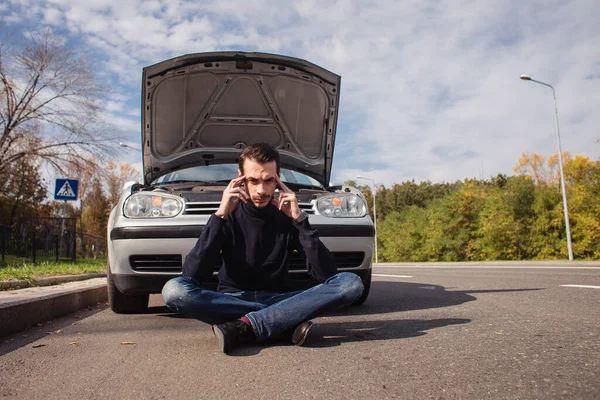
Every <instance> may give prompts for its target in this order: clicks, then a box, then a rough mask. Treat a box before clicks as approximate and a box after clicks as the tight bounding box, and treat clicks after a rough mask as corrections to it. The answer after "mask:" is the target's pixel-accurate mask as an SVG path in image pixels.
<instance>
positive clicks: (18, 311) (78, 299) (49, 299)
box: [0, 274, 108, 337]
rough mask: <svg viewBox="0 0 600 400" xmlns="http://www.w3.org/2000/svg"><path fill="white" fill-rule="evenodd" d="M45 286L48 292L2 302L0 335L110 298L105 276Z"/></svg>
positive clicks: (0, 305)
mask: <svg viewBox="0 0 600 400" xmlns="http://www.w3.org/2000/svg"><path fill="white" fill-rule="evenodd" d="M100 275H101V276H102V274H100ZM60 278H64V277H60ZM50 281H52V280H50V279H48V282H50ZM52 282H56V281H52ZM44 289H47V290H45V293H39V294H34V295H32V296H26V297H25V298H24V299H23V298H21V299H15V300H10V301H6V302H4V303H3V304H0V337H3V336H6V335H9V334H11V333H15V332H19V331H22V330H25V329H27V328H29V327H31V326H34V325H35V324H37V323H43V322H46V321H49V320H52V319H55V318H58V317H62V316H64V315H67V314H70V313H73V312H76V311H78V310H80V309H82V308H85V307H88V306H90V305H95V304H97V303H99V302H106V301H107V300H108V293H107V288H106V279H105V278H102V277H100V278H98V277H96V278H95V279H89V280H88V281H86V282H79V283H75V284H72V285H70V284H66V285H63V286H56V287H50V288H44ZM26 290H38V289H26Z"/></svg>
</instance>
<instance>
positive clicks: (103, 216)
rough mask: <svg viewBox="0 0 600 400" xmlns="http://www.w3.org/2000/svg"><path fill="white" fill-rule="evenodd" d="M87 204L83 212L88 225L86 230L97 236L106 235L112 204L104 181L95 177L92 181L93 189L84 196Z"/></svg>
mask: <svg viewBox="0 0 600 400" xmlns="http://www.w3.org/2000/svg"><path fill="white" fill-rule="evenodd" d="M84 201H85V203H86V204H87V207H86V209H85V210H84V211H83V212H82V216H81V219H82V220H83V224H84V225H85V227H86V232H87V233H88V234H91V235H95V236H103V237H106V225H107V223H108V214H109V212H110V204H109V202H108V199H107V198H106V196H105V195H104V191H103V189H102V182H100V180H99V179H97V178H94V180H93V181H92V189H91V191H90V193H89V194H88V195H86V196H85V198H84Z"/></svg>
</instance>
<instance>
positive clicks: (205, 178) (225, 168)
mask: <svg viewBox="0 0 600 400" xmlns="http://www.w3.org/2000/svg"><path fill="white" fill-rule="evenodd" d="M237 172H238V165H237V164H216V165H206V166H201V167H192V168H184V169H180V170H178V171H174V172H171V173H169V174H166V175H163V176H161V177H160V178H158V179H156V180H155V181H153V182H152V183H153V184H155V185H156V184H161V183H184V182H206V183H214V182H224V183H229V181H230V180H232V179H233V178H235V177H237ZM281 181H282V182H284V183H292V184H294V185H298V186H308V187H317V188H321V189H322V188H323V185H321V184H320V183H319V181H317V180H316V179H314V178H311V177H310V176H306V175H304V174H301V173H300V172H297V171H291V170H289V169H285V168H281Z"/></svg>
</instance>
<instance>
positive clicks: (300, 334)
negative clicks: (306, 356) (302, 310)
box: [292, 321, 314, 346]
mask: <svg viewBox="0 0 600 400" xmlns="http://www.w3.org/2000/svg"><path fill="white" fill-rule="evenodd" d="M313 325H314V324H313V322H312V321H304V322H302V323H301V324H300V325H298V326H297V327H296V329H295V330H294V333H292V343H293V344H295V345H296V346H302V345H303V344H304V342H305V341H306V338H307V337H308V331H310V328H312V326H313Z"/></svg>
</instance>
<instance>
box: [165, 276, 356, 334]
mask: <svg viewBox="0 0 600 400" xmlns="http://www.w3.org/2000/svg"><path fill="white" fill-rule="evenodd" d="M362 292H363V284H362V280H361V279H360V277H359V276H358V275H356V274H353V273H351V272H341V273H338V274H337V275H334V276H332V277H331V278H329V279H327V280H326V281H325V282H323V283H321V284H320V285H317V286H315V287H312V288H310V289H307V290H299V291H295V292H289V293H277V292H268V291H262V290H258V291H242V292H235V293H219V292H215V291H212V290H207V289H204V288H203V287H202V286H200V284H199V283H198V282H196V281H195V280H194V279H192V278H189V277H185V276H180V277H177V278H173V279H171V280H170V281H168V282H167V283H166V284H165V286H164V287H163V290H162V295H163V298H164V300H165V304H166V305H167V307H169V309H171V310H173V311H176V312H179V313H181V314H183V315H186V316H189V317H194V318H197V319H199V320H201V321H203V322H206V323H209V324H219V323H223V322H228V321H233V320H235V319H238V318H240V317H242V316H244V315H245V316H246V317H247V318H248V320H250V323H251V324H252V328H253V330H254V335H255V336H256V340H257V341H258V342H264V341H266V340H268V339H269V338H273V337H278V336H280V335H281V334H282V333H283V332H285V331H287V330H289V329H292V328H295V327H296V326H297V325H298V324H300V323H302V322H303V321H306V320H309V319H311V318H314V317H317V316H319V315H322V314H323V313H325V312H329V311H334V310H337V309H340V308H342V307H345V306H348V305H350V304H352V303H353V302H355V301H356V300H358V298H359V297H360V296H361V295H362Z"/></svg>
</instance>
